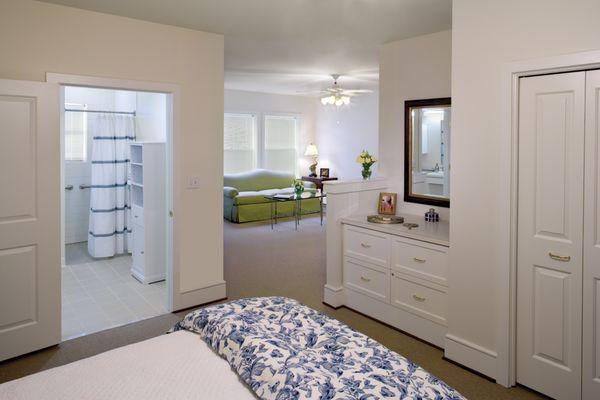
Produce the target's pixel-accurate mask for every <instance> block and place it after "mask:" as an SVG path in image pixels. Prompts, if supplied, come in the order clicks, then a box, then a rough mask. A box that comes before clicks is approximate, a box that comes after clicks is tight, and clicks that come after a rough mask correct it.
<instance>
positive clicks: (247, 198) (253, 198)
mask: <svg viewBox="0 0 600 400" xmlns="http://www.w3.org/2000/svg"><path fill="white" fill-rule="evenodd" d="M305 191H306V192H316V190H315V189H306V190H305ZM292 193H294V188H293V187H286V188H280V189H265V190H259V191H247V192H239V193H238V195H237V196H236V197H235V198H234V199H233V204H236V205H238V206H240V205H244V204H260V203H269V202H270V201H271V200H269V199H266V198H265V196H273V195H276V194H292Z"/></svg>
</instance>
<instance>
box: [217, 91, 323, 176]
mask: <svg viewBox="0 0 600 400" xmlns="http://www.w3.org/2000/svg"><path fill="white" fill-rule="evenodd" d="M315 107H316V101H315V99H314V98H313V97H306V96H291V95H282V94H271V93H259V92H247V91H243V90H225V112H233V113H235V112H250V113H268V112H274V113H282V114H297V115H298V116H299V117H300V138H299V144H298V146H299V147H298V173H299V174H300V175H307V174H308V166H309V164H310V163H309V160H308V159H307V158H306V157H304V151H305V150H306V146H308V144H309V143H311V142H314V141H315V110H316V109H315ZM319 150H320V149H319Z"/></svg>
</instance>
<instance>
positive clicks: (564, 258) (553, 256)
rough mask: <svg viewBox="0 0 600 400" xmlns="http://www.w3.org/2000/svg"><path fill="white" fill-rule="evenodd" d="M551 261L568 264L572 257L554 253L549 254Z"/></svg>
mask: <svg viewBox="0 0 600 400" xmlns="http://www.w3.org/2000/svg"><path fill="white" fill-rule="evenodd" d="M548 255H549V256H550V258H551V259H553V260H556V261H562V262H567V261H571V256H559V255H558V254H554V253H553V252H550V253H548Z"/></svg>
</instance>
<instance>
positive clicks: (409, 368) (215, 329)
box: [173, 297, 464, 400]
mask: <svg viewBox="0 0 600 400" xmlns="http://www.w3.org/2000/svg"><path fill="white" fill-rule="evenodd" d="M181 329H185V330H189V331H193V332H196V333H198V334H200V336H201V337H202V339H203V340H204V341H205V342H206V343H208V345H209V346H211V347H212V348H213V349H214V350H215V351H216V352H217V353H218V354H219V355H221V357H223V358H225V359H226V360H227V361H228V362H229V364H230V365H231V366H232V368H233V369H234V370H235V371H236V372H237V373H238V375H239V376H240V377H241V379H242V380H244V381H245V382H246V383H247V384H248V386H249V387H250V388H251V389H252V390H253V391H254V392H255V393H256V395H257V396H258V397H259V398H261V399H265V400H266V399H277V400H292V399H319V400H325V399H348V400H349V399H361V400H367V399H384V398H394V399H436V400H442V399H464V397H463V396H462V395H461V394H460V393H458V392H457V391H456V390H454V389H452V388H451V387H449V386H448V385H446V384H445V383H444V382H442V381H440V380H439V379H437V378H436V377H434V376H432V375H431V374H429V373H428V372H427V371H425V370H424V369H423V368H421V367H419V366H418V365H416V364H414V363H412V362H410V361H409V360H407V359H406V358H404V357H402V356H400V355H398V354H397V353H394V352H393V351H391V350H389V349H387V348H386V347H384V346H383V345H381V344H379V343H377V342H376V341H374V340H373V339H371V338H369V337H368V336H365V335H363V334H361V333H359V332H356V331H355V330H354V329H352V328H350V327H349V326H347V325H344V324H342V323H341V322H339V321H337V320H335V319H333V318H329V317H327V316H326V315H323V314H321V313H319V312H318V311H315V310H313V309H311V308H308V307H306V306H304V305H302V304H300V303H298V302H297V301H295V300H291V299H288V298H284V297H259V298H249V299H242V300H236V301H232V302H229V303H224V304H218V305H215V306H210V307H207V308H202V309H199V310H196V311H194V312H191V313H190V314H188V315H187V316H186V317H185V318H184V319H183V321H181V322H179V323H178V324H177V325H175V327H174V328H173V330H181Z"/></svg>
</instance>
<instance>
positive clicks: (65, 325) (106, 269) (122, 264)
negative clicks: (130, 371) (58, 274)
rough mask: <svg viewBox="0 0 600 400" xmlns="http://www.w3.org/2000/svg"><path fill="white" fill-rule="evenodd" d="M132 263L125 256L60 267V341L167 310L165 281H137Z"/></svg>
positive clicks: (152, 315)
mask: <svg viewBox="0 0 600 400" xmlns="http://www.w3.org/2000/svg"><path fill="white" fill-rule="evenodd" d="M70 246H72V245H68V246H67V254H68V253H69V251H70V249H69V247H70ZM91 260H93V259H91ZM88 261H89V260H88ZM131 263H132V257H131V256H129V255H127V256H118V257H112V258H108V259H102V260H96V261H90V262H82V263H76V264H70V265H66V266H64V267H63V268H62V340H63V341H64V340H68V339H73V338H75V337H79V336H83V335H87V334H90V333H93V332H98V331H102V330H104V329H109V328H113V327H116V326H120V325H126V324H129V323H131V322H135V321H139V320H142V319H146V318H151V317H155V316H157V315H161V314H165V313H167V306H166V304H167V288H166V284H165V281H162V282H156V283H153V284H149V285H145V284H142V283H140V282H138V281H137V280H136V279H135V278H133V277H132V276H131V272H130V271H131Z"/></svg>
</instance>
